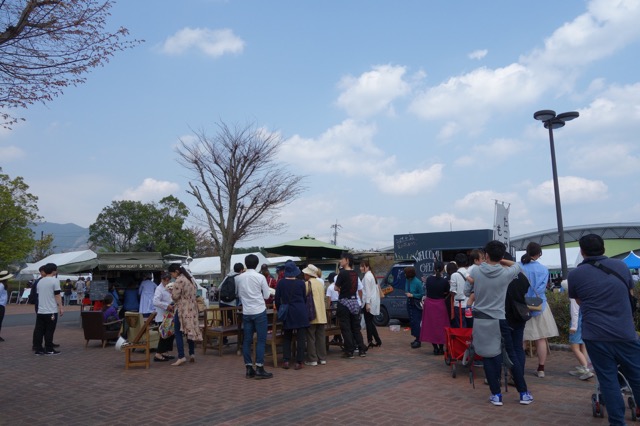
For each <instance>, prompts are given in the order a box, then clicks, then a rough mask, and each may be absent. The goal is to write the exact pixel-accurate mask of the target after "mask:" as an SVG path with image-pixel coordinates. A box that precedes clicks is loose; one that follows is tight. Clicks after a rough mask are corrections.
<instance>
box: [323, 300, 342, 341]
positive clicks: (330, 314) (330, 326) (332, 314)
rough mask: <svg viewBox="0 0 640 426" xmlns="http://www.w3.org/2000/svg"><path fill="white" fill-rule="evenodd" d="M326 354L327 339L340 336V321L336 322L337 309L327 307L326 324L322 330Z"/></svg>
mask: <svg viewBox="0 0 640 426" xmlns="http://www.w3.org/2000/svg"><path fill="white" fill-rule="evenodd" d="M324 334H325V340H326V345H327V352H328V351H329V339H330V338H333V337H334V336H341V335H342V332H341V331H340V321H338V314H337V308H332V307H331V306H330V305H327V324H326V325H325V328H324Z"/></svg>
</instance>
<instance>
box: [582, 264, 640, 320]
mask: <svg viewBox="0 0 640 426" xmlns="http://www.w3.org/2000/svg"><path fill="white" fill-rule="evenodd" d="M584 263H586V264H587V265H591V266H595V267H596V268H598V269H600V270H602V271H604V272H606V273H607V274H609V275H614V276H616V277H617V278H618V279H619V280H620V281H622V283H623V284H624V286H625V287H626V286H627V282H626V281H625V280H624V278H622V276H621V275H620V274H619V273H617V272H616V271H614V270H613V269H611V268H609V267H608V266H604V265H603V264H602V263H600V262H599V261H598V260H588V261H587V260H585V261H584ZM629 303H630V304H631V313H632V314H635V312H636V310H637V309H638V299H637V298H636V297H635V296H633V295H632V294H631V293H629Z"/></svg>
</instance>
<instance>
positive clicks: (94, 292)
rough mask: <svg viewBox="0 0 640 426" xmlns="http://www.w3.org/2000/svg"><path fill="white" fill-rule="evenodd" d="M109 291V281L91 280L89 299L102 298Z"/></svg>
mask: <svg viewBox="0 0 640 426" xmlns="http://www.w3.org/2000/svg"><path fill="white" fill-rule="evenodd" d="M108 291H109V282H108V281H106V280H104V281H91V287H90V289H89V294H90V295H91V301H92V302H93V301H95V300H102V299H104V296H106V295H107V292H108Z"/></svg>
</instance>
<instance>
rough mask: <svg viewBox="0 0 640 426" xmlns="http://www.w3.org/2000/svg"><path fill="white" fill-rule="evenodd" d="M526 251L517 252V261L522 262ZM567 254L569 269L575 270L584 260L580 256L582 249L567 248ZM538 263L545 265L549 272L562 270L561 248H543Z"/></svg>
mask: <svg viewBox="0 0 640 426" xmlns="http://www.w3.org/2000/svg"><path fill="white" fill-rule="evenodd" d="M525 253H526V251H518V252H516V260H518V261H519V260H520V258H521V257H522V255H524V254H525ZM565 253H566V254H567V268H569V269H573V268H575V267H577V266H578V265H579V264H580V263H581V262H582V261H583V260H584V259H583V257H582V255H581V254H580V247H566V249H565ZM538 262H540V263H541V264H543V265H544V266H546V267H547V269H549V270H560V269H562V266H561V262H560V249H559V248H543V249H542V257H540V259H538Z"/></svg>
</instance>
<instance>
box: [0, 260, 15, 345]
mask: <svg viewBox="0 0 640 426" xmlns="http://www.w3.org/2000/svg"><path fill="white" fill-rule="evenodd" d="M10 278H13V274H10V273H9V272H7V271H2V272H0V331H2V321H3V320H4V311H5V309H6V306H7V299H8V293H7V282H9V279H10ZM0 342H4V339H3V338H2V337H0Z"/></svg>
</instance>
